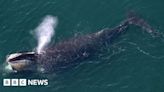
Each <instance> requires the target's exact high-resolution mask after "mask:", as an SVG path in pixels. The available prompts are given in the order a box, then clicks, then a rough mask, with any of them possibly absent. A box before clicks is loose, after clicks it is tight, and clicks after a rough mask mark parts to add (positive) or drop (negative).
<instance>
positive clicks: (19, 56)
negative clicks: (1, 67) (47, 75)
mask: <svg viewBox="0 0 164 92" xmlns="http://www.w3.org/2000/svg"><path fill="white" fill-rule="evenodd" d="M36 61H37V54H36V53H35V52H23V53H13V54H10V55H8V56H7V58H6V62H7V63H8V64H9V65H10V66H11V67H12V70H14V71H31V70H32V71H33V70H35V69H36Z"/></svg>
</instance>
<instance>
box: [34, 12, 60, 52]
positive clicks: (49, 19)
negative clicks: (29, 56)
mask: <svg viewBox="0 0 164 92" xmlns="http://www.w3.org/2000/svg"><path fill="white" fill-rule="evenodd" d="M57 24H58V19H57V18H56V17H54V16H50V15H48V16H46V17H45V18H44V19H43V21H42V23H41V24H39V26H38V27H37V28H36V29H35V32H36V36H37V40H38V46H37V48H36V50H37V53H38V54H40V53H42V52H44V48H45V47H46V46H47V45H48V44H49V43H50V41H51V38H52V36H53V35H54V34H55V31H54V29H55V28H56V26H57Z"/></svg>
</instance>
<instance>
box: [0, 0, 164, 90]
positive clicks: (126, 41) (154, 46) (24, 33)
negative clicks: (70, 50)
mask: <svg viewBox="0 0 164 92" xmlns="http://www.w3.org/2000/svg"><path fill="white" fill-rule="evenodd" d="M163 3H164V1H162V0H122V1H121V0H89V1H88V0H71V1H70V0H1V1H0V20H1V23H0V32H1V33H0V63H1V67H2V68H1V77H0V79H1V85H0V92H19V91H20V92H22V91H23V92H36V91H38V92H163V91H164V87H163V85H164V78H163V76H164V67H163V66H164V42H163V38H153V37H152V36H151V35H150V34H148V33H146V32H144V31H143V30H142V29H141V28H138V27H136V26H131V27H130V28H129V29H128V30H127V32H126V33H125V34H123V35H121V36H120V37H118V38H117V39H116V40H115V41H114V43H113V44H112V45H110V46H109V47H107V48H106V49H105V51H103V52H102V53H98V54H97V55H96V56H94V57H92V58H91V59H89V60H84V62H82V63H81V64H79V65H77V66H75V67H73V68H70V69H67V70H66V71H62V72H60V73H52V74H23V75H22V74H18V75H14V74H11V75H8V74H7V73H6V72H5V71H3V70H4V69H3V64H4V62H5V57H6V55H8V54H10V53H14V52H18V51H24V50H27V51H31V50H32V49H34V48H35V47H36V45H37V41H36V39H35V37H34V35H33V31H34V29H35V28H36V27H37V26H38V25H39V24H40V23H41V20H42V19H43V18H44V17H45V16H46V15H52V16H57V17H58V19H59V24H58V26H57V28H56V35H55V37H53V39H52V43H55V42H58V41H61V40H64V39H67V38H71V37H74V36H75V35H82V34H87V33H92V32H97V31H98V30H101V29H103V28H106V27H109V28H110V27H114V26H116V25H118V24H119V23H120V22H121V21H122V20H124V19H125V18H126V13H127V12H128V11H130V10H133V11H135V12H136V13H137V14H138V15H140V16H141V17H142V18H144V19H145V20H146V21H148V23H149V24H150V25H152V27H153V28H154V29H156V30H157V31H159V32H160V33H163V30H164V26H163V25H164V21H163V16H164V11H163V7H164V4H163ZM8 77H10V78H15V77H16V78H26V77H27V78H48V80H49V85H48V86H28V87H3V86H2V79H3V78H8Z"/></svg>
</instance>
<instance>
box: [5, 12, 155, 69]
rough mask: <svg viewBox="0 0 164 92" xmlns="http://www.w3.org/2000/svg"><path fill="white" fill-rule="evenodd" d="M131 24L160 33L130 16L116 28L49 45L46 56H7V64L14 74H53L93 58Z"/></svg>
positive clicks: (35, 54) (142, 21) (34, 54)
mask: <svg viewBox="0 0 164 92" xmlns="http://www.w3.org/2000/svg"><path fill="white" fill-rule="evenodd" d="M130 25H135V26H138V27H141V28H142V30H144V31H146V32H148V33H150V34H152V35H156V34H158V33H157V32H156V31H155V30H154V29H153V28H152V27H151V26H150V25H149V24H148V23H147V22H146V21H145V20H144V19H142V18H140V17H138V16H135V15H132V16H131V15H129V16H128V17H127V18H126V19H124V20H123V21H121V22H120V23H119V24H118V25H117V26H115V27H113V28H105V29H102V30H100V31H98V32H95V33H90V34H86V35H80V36H76V37H72V38H70V39H67V40H64V41H60V42H58V43H56V44H55V45H51V46H47V47H46V48H45V49H44V52H43V53H39V54H38V53H37V52H35V51H31V52H30V51H29V52H21V53H13V54H10V55H8V56H7V58H6V62H7V63H8V64H9V65H10V66H11V67H12V69H13V70H14V71H17V72H19V71H29V70H30V71H42V72H51V71H55V70H58V69H60V68H63V67H65V66H68V65H71V64H74V63H77V62H79V61H84V60H85V59H87V58H89V57H91V56H93V55H94V54H95V53H96V52H98V51H99V50H100V48H102V46H104V45H111V44H112V43H113V41H114V40H115V39H116V38H118V36H120V35H121V34H123V33H124V32H126V31H127V30H128V27H129V26H130Z"/></svg>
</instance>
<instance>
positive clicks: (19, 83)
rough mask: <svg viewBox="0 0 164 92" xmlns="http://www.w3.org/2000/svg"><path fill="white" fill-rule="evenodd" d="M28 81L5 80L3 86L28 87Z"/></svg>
mask: <svg viewBox="0 0 164 92" xmlns="http://www.w3.org/2000/svg"><path fill="white" fill-rule="evenodd" d="M26 85H27V80H26V79H3V86H26Z"/></svg>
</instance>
